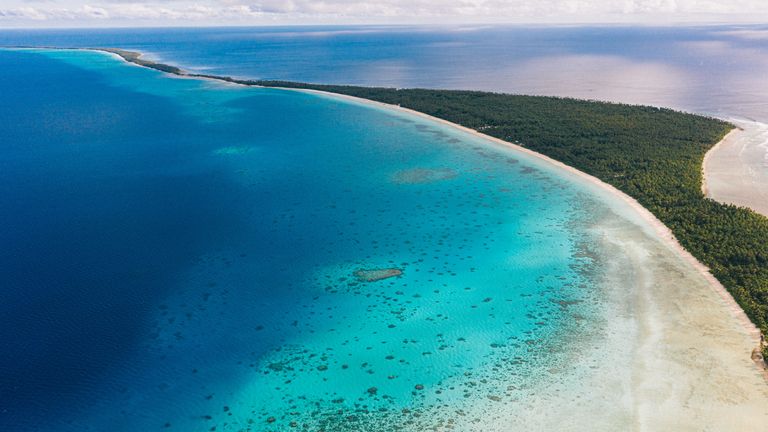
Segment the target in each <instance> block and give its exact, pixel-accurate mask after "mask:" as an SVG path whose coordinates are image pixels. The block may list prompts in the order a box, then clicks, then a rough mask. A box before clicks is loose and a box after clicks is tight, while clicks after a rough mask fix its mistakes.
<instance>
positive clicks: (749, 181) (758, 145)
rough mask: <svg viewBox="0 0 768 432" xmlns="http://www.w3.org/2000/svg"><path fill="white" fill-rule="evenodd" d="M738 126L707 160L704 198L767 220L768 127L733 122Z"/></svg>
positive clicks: (712, 150) (704, 170)
mask: <svg viewBox="0 0 768 432" xmlns="http://www.w3.org/2000/svg"><path fill="white" fill-rule="evenodd" d="M729 121H731V122H732V123H734V124H735V125H736V126H738V129H735V130H734V131H733V132H731V133H730V134H728V135H727V136H726V137H725V138H724V139H723V140H722V141H720V142H719V143H718V144H717V145H716V146H714V147H713V148H712V149H711V150H710V151H709V152H707V154H706V156H705V157H704V166H703V172H704V184H703V191H704V193H705V195H706V196H707V197H709V198H712V199H714V200H716V201H719V202H722V203H727V204H734V205H737V206H742V207H749V208H751V209H752V210H754V211H756V212H758V213H760V214H763V215H765V216H768V125H766V124H765V123H760V122H755V121H746V120H733V119H729Z"/></svg>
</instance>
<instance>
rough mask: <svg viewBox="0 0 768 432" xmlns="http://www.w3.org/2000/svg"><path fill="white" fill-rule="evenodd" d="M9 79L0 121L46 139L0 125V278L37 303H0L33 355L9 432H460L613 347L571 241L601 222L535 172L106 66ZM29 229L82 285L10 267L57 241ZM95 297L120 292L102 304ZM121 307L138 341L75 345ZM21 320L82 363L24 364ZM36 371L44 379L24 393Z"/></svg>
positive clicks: (370, 120)
mask: <svg viewBox="0 0 768 432" xmlns="http://www.w3.org/2000/svg"><path fill="white" fill-rule="evenodd" d="M0 63H3V64H4V66H3V69H4V70H7V71H12V74H15V75H13V79H10V80H5V81H0V88H1V87H2V86H4V85H11V84H10V83H13V85H14V86H15V87H14V88H15V89H16V91H17V93H13V92H10V89H6V90H9V92H8V93H7V94H9V95H10V96H9V97H8V98H6V99H4V101H3V102H2V104H3V106H2V108H3V109H4V112H6V111H7V112H10V111H12V110H14V109H19V107H20V106H21V105H20V104H22V103H23V104H25V105H24V109H25V110H28V112H27V113H26V114H28V115H32V114H34V115H36V116H38V118H39V119H40V118H42V119H43V121H42V123H40V127H39V128H37V129H29V128H27V127H26V126H25V125H24V124H18V125H17V124H5V125H4V126H3V128H1V129H0V138H2V140H0V141H2V142H5V143H9V142H14V143H17V142H18V143H22V144H23V145H22V144H19V145H14V146H12V147H13V151H7V152H5V153H4V155H3V156H2V157H3V158H4V160H2V161H0V163H2V164H3V165H5V166H10V165H13V166H14V167H15V168H16V169H14V170H12V171H7V172H6V174H5V175H3V174H0V175H1V176H3V177H2V182H3V183H4V184H6V185H10V187H12V188H14V189H15V190H16V193H15V194H14V195H13V196H11V195H8V196H6V198H5V200H6V202H0V204H3V205H2V207H1V208H2V213H1V214H2V216H3V221H4V222H5V224H4V227H5V228H4V233H5V234H4V239H3V241H4V242H5V243H4V244H7V245H9V247H8V248H5V251H4V252H3V255H2V256H1V257H2V259H3V263H4V264H5V265H3V266H2V268H4V269H6V270H4V273H5V274H4V279H5V280H8V281H10V286H9V287H8V290H7V291H8V292H25V293H27V294H25V296H27V297H26V298H25V299H24V300H23V301H22V300H19V299H14V298H13V296H10V297H9V298H7V299H6V301H5V302H4V305H3V307H4V308H5V309H4V312H7V313H8V314H13V313H14V312H13V311H14V310H16V311H17V314H16V315H9V316H12V319H11V323H12V328H7V327H6V328H5V329H4V330H3V334H2V340H7V341H11V340H13V341H18V340H20V339H24V338H32V339H31V344H28V345H24V344H20V343H16V344H15V345H14V346H16V347H17V351H16V358H14V359H13V360H11V359H5V360H4V361H5V362H8V364H11V365H12V366H13V367H12V368H11V367H9V368H6V369H5V370H6V371H13V372H8V373H9V374H12V375H13V376H10V375H8V376H6V375H4V374H3V372H0V390H2V391H1V392H0V394H2V395H3V396H2V397H3V398H8V399H7V400H6V402H8V403H7V404H6V405H5V406H8V407H9V408H8V410H7V411H6V412H4V413H3V416H2V417H1V418H0V423H1V424H3V425H4V426H7V427H6V429H8V427H10V428H12V429H17V430H18V429H19V428H20V427H21V428H28V429H32V430H35V428H39V429H40V430H63V431H66V430H77V431H84V430H118V431H119V430H125V431H132V430H158V429H165V428H168V429H171V428H172V429H175V430H212V428H214V427H215V428H216V430H249V429H250V430H286V429H288V428H291V427H296V428H303V429H309V430H320V429H325V430H360V429H368V430H402V429H407V430H423V429H425V428H427V427H438V428H448V427H450V426H451V425H455V424H460V423H462V424H465V425H469V424H472V423H473V422H475V421H476V420H478V419H476V418H470V417H467V413H468V412H470V411H471V409H470V408H471V407H472V406H476V405H477V404H478V403H483V404H487V403H491V404H493V403H505V404H514V403H515V401H521V400H525V399H526V397H528V395H529V394H531V392H533V391H534V389H536V388H538V387H539V386H546V385H547V383H548V382H549V381H551V380H552V379H553V377H556V376H557V371H564V370H566V369H567V365H568V362H569V359H570V358H571V356H572V355H574V353H578V351H579V347H580V346H582V345H584V344H586V343H587V342H588V341H590V340H594V339H595V338H597V337H599V335H600V333H601V332H602V331H603V330H601V328H602V327H604V324H605V318H604V313H605V310H604V307H603V306H604V305H603V302H602V297H603V291H602V290H603V287H602V286H601V285H600V284H598V283H597V282H596V281H597V280H598V279H599V278H600V277H602V273H601V271H600V270H601V268H602V266H601V264H600V263H599V258H598V257H599V253H598V252H599V251H598V250H597V249H599V246H598V242H597V240H596V239H595V238H594V236H593V233H591V232H590V230H588V229H585V227H587V226H589V225H591V224H592V223H593V222H592V221H593V218H594V217H595V215H596V214H599V213H601V212H606V211H608V210H607V208H608V207H607V206H606V204H605V203H604V202H603V200H602V198H599V197H598V196H597V195H596V194H595V193H594V191H592V190H590V189H589V188H588V187H587V186H585V185H583V184H580V183H574V182H572V181H571V180H572V179H571V178H569V177H567V176H564V175H563V174H561V173H559V172H558V171H556V170H554V169H553V168H552V167H550V166H548V165H547V164H545V163H543V162H540V161H537V160H535V159H533V158H531V157H528V156H525V155H521V154H518V153H516V152H514V151H511V150H509V149H506V148H503V147H501V146H497V145H494V144H492V143H489V142H486V141H484V140H482V139H479V138H476V137H473V136H470V135H467V134H464V133H461V132H459V131H456V130H453V129H451V128H449V127H446V126H443V125H440V124H437V123H434V122H431V121H428V120H424V119H420V118H414V117H411V116H408V115H406V114H402V113H398V112H393V111H389V110H385V109H381V108H376V107H368V106H364V105H360V104H356V103H349V102H345V101H341V100H337V99H333V98H328V97H320V96H316V95H311V94H304V93H300V92H291V91H283V90H274V89H257V88H241V87H233V86H226V85H219V84H216V83H211V82H207V81H197V80H189V79H176V78H171V77H168V76H167V75H164V74H161V73H159V72H157V71H152V70H147V69H143V68H138V67H134V66H130V65H127V64H125V63H123V62H121V61H118V60H116V59H115V58H114V57H113V56H109V55H106V54H102V53H94V52H85V51H42V50H38V51H34V52H27V51H24V52H18V51H16V52H9V51H0ZM9 73H11V72H9ZM22 77H23V78H22ZM59 86H67V87H68V88H69V89H70V90H71V91H72V92H75V93H77V92H81V94H84V92H88V98H87V99H84V102H80V101H78V100H76V99H77V98H72V97H71V95H69V97H67V98H65V99H62V98H64V97H65V96H67V95H64V96H62V94H59V93H56V91H57V90H55V89H56V88H57V87H59ZM63 91H65V90H63ZM29 95H34V97H32V98H30V97H28V96H29ZM14 104H16V105H14ZM53 106H56V108H55V110H54V111H55V112H51V110H52V109H53V108H51V107H53ZM106 107H110V108H109V110H108V111H105V113H104V114H103V116H102V117H103V118H100V122H99V123H98V124H93V125H90V126H89V124H87V122H85V121H84V120H83V119H84V118H90V117H87V116H88V115H92V114H93V113H94V110H106V109H107V108H106ZM44 114H45V115H47V116H45V117H41V116H42V115H44ZM143 115H147V116H153V117H152V118H150V119H146V118H143V117H142V116H143ZM139 119H143V120H141V121H142V122H145V121H147V122H149V123H148V125H144V126H141V125H136V124H135V122H138V121H139ZM153 119H158V120H157V121H156V122H153V121H154V120H153ZM60 122H64V123H66V124H67V125H68V127H67V129H66V131H65V132H61V129H60V128H59V126H56V125H58V124H59V123H60ZM142 124H143V123H142ZM133 126H140V127H133ZM88 127H93V128H94V130H93V131H92V133H91V132H89V130H88V129H87V128H88ZM82 128H85V129H82ZM115 131H117V132H115ZM113 136H114V137H113ZM117 136H119V139H118V138H115V137H117ZM21 137H23V138H21ZM110 137H113V138H111V139H110ZM62 152H63V153H62ZM69 152H74V153H71V154H70V153H69ZM57 185H58V186H57ZM94 185H97V186H98V187H97V186H94ZM94 188H95V189H94ZM33 193H34V195H35V196H36V197H37V199H38V200H39V201H38V202H37V203H29V202H26V201H23V200H22V199H21V198H18V199H17V198H15V197H17V196H22V195H24V194H33ZM62 194H64V195H65V196H66V199H63V200H62V199H61V197H62ZM9 197H10V198H9ZM46 203H52V204H49V205H55V207H56V208H57V210H56V211H55V212H50V213H49V212H43V211H41V210H40V209H42V208H44V207H46V205H47V204H46ZM153 208H156V209H161V210H159V211H160V213H155V212H154V210H152V209H153ZM25 212H32V213H35V214H36V215H37V216H36V219H34V220H33V221H30V220H29V219H24V218H22V217H21V216H20V215H22V214H25ZM166 213H167V214H166ZM30 223H31V224H33V225H35V224H43V225H44V224H49V225H50V226H52V227H54V228H55V229H56V230H58V231H57V234H56V235H60V236H62V238H63V239H64V240H63V242H64V243H66V244H68V245H71V246H70V247H61V248H59V247H53V249H51V250H50V251H49V252H48V253H49V254H50V253H54V254H65V253H66V254H68V255H67V260H72V262H73V263H77V262H82V263H85V264H83V266H87V267H88V270H87V272H88V273H87V274H86V275H85V276H84V271H85V270H84V269H83V267H82V266H78V265H75V264H73V265H66V266H53V267H54V268H53V269H51V271H52V272H53V271H55V272H56V273H55V274H51V275H46V278H42V276H40V275H36V274H27V273H24V272H22V271H21V270H19V269H23V268H27V267H29V266H34V262H35V261H39V260H40V259H42V258H41V257H45V256H46V255H45V254H43V252H42V251H43V250H45V249H47V248H49V246H50V244H49V242H48V240H47V239H46V238H45V237H43V239H42V241H41V240H40V239H38V238H37V237H34V236H33V234H31V233H29V230H28V228H29V224H30ZM91 229H92V230H93V231H90V230H91ZM91 232H94V233H96V234H93V235H91V234H90V233H91ZM54 246H55V245H54ZM154 254H160V255H157V256H155V255H154ZM62 256H63V255H62ZM93 256H99V257H100V259H98V260H96V261H94V262H95V263H96V264H93V265H91V264H90V262H91V261H93V260H94V258H93ZM45 259H49V260H57V259H63V258H62V257H60V256H59V255H53V256H48V257H47V258H45ZM46 270H47V269H40V272H41V273H42V274H45V273H46ZM361 271H365V272H363V273H361ZM361 274H362V275H368V276H371V277H360V275H361ZM56 280H63V281H68V283H65V284H63V285H62V286H54V285H56V284H55V283H52V282H51V281H56ZM94 280H96V281H102V280H108V281H110V282H109V283H107V284H103V285H99V287H98V290H99V292H101V293H106V294H105V295H95V294H94V288H93V287H92V286H90V285H89V283H93V281H94ZM69 282H71V283H69ZM33 286H34V287H35V288H34V289H33V288H31V287H33ZM59 289H61V290H64V291H63V292H62V293H58V294H57V295H59V294H60V295H64V296H66V297H67V298H69V299H71V300H72V301H73V304H75V305H76V307H75V306H71V307H72V309H71V310H67V309H66V308H67V307H70V306H67V305H66V304H62V305H61V308H62V309H61V310H59V311H58V312H60V313H61V314H62V316H63V317H64V318H62V317H60V316H49V315H47V314H48V313H49V312H48V309H42V310H40V309H36V310H35V313H34V314H32V315H29V314H28V310H29V309H25V308H24V307H20V306H19V305H20V304H26V303H27V302H31V303H33V304H34V303H35V302H38V301H40V299H42V298H46V296H50V292H51V290H59ZM6 294H7V293H6ZM126 299H129V300H126ZM126 302H127V303H130V304H135V305H136V307H135V308H134V309H132V311H133V312H132V313H130V314H124V315H120V316H119V318H120V320H122V321H121V323H120V324H119V326H126V327H127V328H129V329H130V332H129V333H130V334H131V336H130V337H126V338H124V339H116V340H108V341H106V342H104V341H102V340H99V339H94V340H93V341H90V342H89V343H82V342H81V343H78V344H72V343H71V342H70V339H71V338H75V337H76V336H77V332H78V331H80V330H79V329H80V328H81V327H85V328H94V327H99V326H104V325H105V324H104V322H105V320H106V321H108V319H107V317H106V312H105V311H110V310H119V309H120V308H122V307H123V305H124V304H125V303H126ZM30 320H37V322H36V324H35V325H36V326H37V327H35V329H36V330H34V331H37V332H49V331H52V330H51V329H53V328H57V330H56V331H57V340H56V341H49V342H46V343H51V344H54V345H55V344H59V345H61V346H58V345H56V346H57V348H55V349H51V351H50V352H52V353H56V352H64V351H66V347H67V346H69V347H72V348H71V349H70V350H69V352H68V353H67V356H69V357H71V358H70V359H69V360H70V361H69V363H67V364H68V365H70V363H71V365H70V366H68V367H66V368H63V367H60V365H57V363H56V358H53V357H50V355H47V354H45V349H44V348H43V347H42V346H36V343H37V342H36V339H34V338H35V337H36V335H37V334H36V333H34V332H33V331H32V330H29V333H28V330H27V328H28V327H30V328H32V327H33V326H32V324H31V321H30ZM67 320H75V321H76V325H72V326H71V328H70V327H67V325H68V324H67V325H62V323H65V324H66V323H68V322H69V321H67ZM115 325H116V326H118V324H115ZM120 328H122V327H120ZM584 346H585V345H584ZM41 352H42V354H41ZM105 353H108V354H109V355H106V354H105ZM33 358H34V359H35V362H36V363H35V365H36V367H40V368H48V369H49V370H50V373H49V374H44V373H42V372H40V373H36V374H32V375H30V376H26V375H25V374H24V371H25V370H26V369H24V365H23V363H24V362H25V361H28V360H29V359H33ZM89 358H97V359H101V358H103V359H104V360H103V361H99V362H96V363H94V362H89V361H86V359H89ZM78 364H81V365H84V367H85V368H86V370H80V369H78V368H77V365H78ZM94 364H96V365H97V366H98V369H99V371H98V373H95V372H93V373H91V371H92V369H90V368H91V366H89V365H94ZM72 365H74V366H72ZM94 367H95V366H94ZM0 370H3V368H0ZM38 372H39V371H38ZM66 374H69V375H68V376H66V377H65V378H66V379H61V381H59V380H58V378H56V377H57V375H66ZM19 388H23V391H19V390H18V389H19ZM10 402H14V403H10ZM464 429H467V427H464ZM9 430H10V429H9Z"/></svg>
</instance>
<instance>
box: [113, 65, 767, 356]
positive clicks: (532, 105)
mask: <svg viewBox="0 0 768 432" xmlns="http://www.w3.org/2000/svg"><path fill="white" fill-rule="evenodd" d="M126 59H127V58H126ZM127 60H129V61H131V60H130V59H127ZM145 63H146V62H145ZM145 65H147V64H145ZM149 66H150V67H152V66H151V65H149ZM160 66H163V67H165V68H168V67H169V66H167V65H160ZM170 67H172V66H170ZM160 70H165V69H160ZM174 73H179V72H174ZM189 75H190V76H205V75H194V74H189ZM207 77H210V78H218V79H223V80H225V81H230V82H237V83H241V84H246V85H261V86H267V87H288V88H301V89H314V90H322V91H327V92H332V93H339V94H344V95H350V96H356V97H360V98H364V99H370V100H374V101H379V102H384V103H388V104H393V105H400V106H403V107H406V108H410V109H413V110H416V111H420V112H423V113H425V114H429V115H431V116H435V117H439V118H442V119H445V120H448V121H450V122H453V123H457V124H460V125H463V126H466V127H468V128H471V129H475V130H478V131H481V132H483V133H485V134H487V135H490V136H493V137H496V138H500V139H502V140H505V141H509V142H514V143H519V144H520V145H522V146H524V147H526V148H529V149H531V150H534V151H537V152H540V153H543V154H545V155H547V156H550V157H552V158H554V159H557V160H559V161H561V162H563V163H565V164H568V165H570V166H573V167H575V168H578V169H580V170H582V171H584V172H586V173H589V174H591V175H593V176H595V177H598V178H599V179H601V180H603V181H605V182H606V183H610V184H612V185H613V186H615V187H617V188H618V189H621V190H622V191H624V192H625V193H627V194H628V195H630V196H632V197H634V198H635V199H637V200H638V201H639V202H640V203H641V204H642V205H643V206H644V207H646V208H647V209H648V210H650V211H651V212H652V213H653V214H655V215H656V217H658V218H659V219H660V220H661V221H662V222H663V223H664V224H666V225H667V226H668V227H669V228H670V229H671V230H672V231H673V232H674V234H675V236H676V237H677V239H678V240H679V242H680V243H681V244H682V245H683V247H685V248H686V249H687V250H688V251H690V252H691V254H693V255H694V256H695V257H696V258H697V259H698V260H699V261H701V262H702V263H704V264H705V265H707V266H708V267H709V268H710V269H711V271H712V274H713V275H714V276H715V277H716V278H717V279H718V280H719V281H720V282H721V283H722V284H723V285H724V286H725V287H726V288H727V289H728V290H729V291H730V292H731V294H732V295H733V297H734V298H735V299H736V301H737V302H738V303H739V304H740V305H741V307H742V308H743V309H744V311H745V312H746V313H747V315H748V316H749V317H750V319H752V321H753V322H754V323H755V324H756V325H757V326H758V327H759V328H760V329H761V330H762V331H763V333H764V334H768V218H765V217H763V216H761V215H759V214H757V213H754V212H752V211H750V210H748V209H744V208H738V207H735V206H732V205H725V204H720V203H717V202H715V201H713V200H710V199H708V198H705V197H704V195H703V194H702V192H701V181H702V176H701V166H702V161H703V158H704V154H705V153H706V152H707V150H709V149H710V148H711V147H712V146H713V145H714V144H715V143H716V142H718V141H720V139H722V138H723V136H725V134H726V133H728V131H729V130H730V129H731V128H733V126H732V125H731V124H728V123H726V122H723V121H720V120H717V119H713V118H707V117H702V116H698V115H692V114H685V113H680V112H676V111H672V110H669V109H658V108H653V107H642V106H632V105H621V104H611V103H603V102H593V101H581V100H574V99H564V98H553V97H534V96H517V95H506V94H497V93H486V92H475V91H451V90H425V89H390V88H368V87H353V86H334V85H315V84H304V83H294V82H285V81H249V80H237V79H233V78H228V77H212V76H207ZM764 355H765V356H766V358H768V349H764Z"/></svg>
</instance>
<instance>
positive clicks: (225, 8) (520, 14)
mask: <svg viewBox="0 0 768 432" xmlns="http://www.w3.org/2000/svg"><path fill="white" fill-rule="evenodd" d="M4 4H5V6H4V7H0V22H5V23H9V22H10V23H12V22H24V21H36V22H41V21H52V22H63V23H66V22H70V23H78V22H80V23H88V22H92V21H97V22H101V23H102V24H103V22H104V21H113V22H124V23H131V22H139V23H141V22H148V23H150V22H151V23H171V24H194V23H233V24H242V23H252V24H258V23H265V22H270V21H275V22H278V21H285V22H295V23H324V22H331V23H332V22H390V23H398V22H426V23H439V22H446V21H451V22H462V21H463V22H615V21H653V20H666V21H674V20H678V21H695V20H697V19H698V20H701V19H704V20H711V19H721V20H724V21H727V20H729V19H730V20H735V21H742V20H743V19H744V18H745V17H746V18H748V19H751V20H761V19H762V20H767V19H768V1H765V0H148V1H141V0H138V1H137V0H89V1H82V0H6V1H5V2H4ZM181 21H187V22H184V23H182V22H181Z"/></svg>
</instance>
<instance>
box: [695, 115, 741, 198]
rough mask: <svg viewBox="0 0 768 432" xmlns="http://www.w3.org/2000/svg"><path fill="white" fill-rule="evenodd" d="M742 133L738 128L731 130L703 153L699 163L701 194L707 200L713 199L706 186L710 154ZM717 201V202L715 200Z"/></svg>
mask: <svg viewBox="0 0 768 432" xmlns="http://www.w3.org/2000/svg"><path fill="white" fill-rule="evenodd" d="M743 133H744V129H742V128H740V127H738V126H737V127H735V128H733V129H731V131H730V132H728V133H727V134H726V135H725V136H724V137H723V139H721V140H720V141H718V142H717V144H715V145H713V146H712V147H710V149H709V150H707V152H706V153H704V159H703V160H702V161H701V193H702V194H704V196H705V197H707V198H709V199H714V198H713V197H712V195H711V194H710V193H709V187H708V186H707V183H708V182H709V180H711V179H709V180H708V179H707V166H708V164H709V163H710V159H711V157H712V154H713V153H714V152H715V151H717V150H718V149H719V148H720V147H721V146H722V145H723V144H724V143H726V142H729V141H730V140H733V139H738V135H741V134H743ZM715 201H717V200H715Z"/></svg>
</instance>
